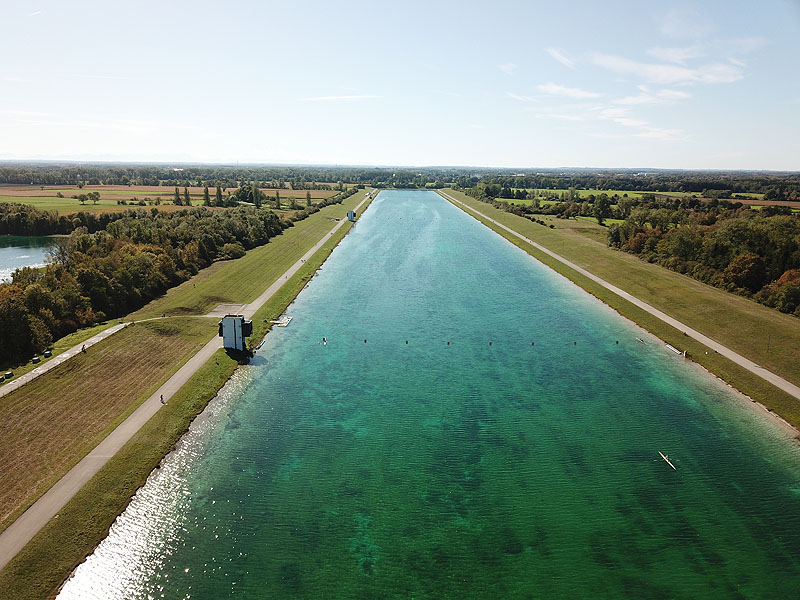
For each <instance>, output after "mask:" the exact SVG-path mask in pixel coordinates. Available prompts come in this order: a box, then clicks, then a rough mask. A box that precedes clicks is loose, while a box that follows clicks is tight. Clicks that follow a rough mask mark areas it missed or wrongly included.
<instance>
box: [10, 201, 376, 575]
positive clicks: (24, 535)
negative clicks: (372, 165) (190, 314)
mask: <svg viewBox="0 0 800 600" xmlns="http://www.w3.org/2000/svg"><path fill="white" fill-rule="evenodd" d="M368 199H369V198H365V199H364V200H363V201H362V202H361V203H359V205H358V206H356V208H355V210H359V209H360V208H361V207H362V206H363V205H364V203H365V202H367V200H368ZM346 222H347V221H346V220H344V219H342V220H341V221H339V222H337V223H336V226H335V227H334V228H333V229H331V230H330V231H329V232H328V233H326V234H325V235H324V236H323V237H322V239H321V240H320V241H319V242H317V243H316V244H314V246H312V247H311V249H310V250H309V251H308V252H306V253H305V254H304V255H303V256H302V257H301V258H300V259H299V260H298V261H297V262H296V263H294V264H293V265H292V266H291V267H289V269H288V270H287V271H286V272H285V273H284V274H283V275H281V276H280V277H279V278H278V279H277V281H275V283H273V284H272V285H271V286H269V287H268V288H267V290H266V291H265V292H264V293H263V294H261V295H260V296H259V297H258V298H256V299H255V300H254V301H253V302H251V303H250V304H246V305H245V306H244V311H243V312H244V315H245V317H246V318H248V319H249V318H252V316H253V315H254V314H255V312H256V311H257V310H258V309H259V308H261V307H262V306H263V305H264V303H266V302H267V300H269V299H270V298H271V297H272V295H273V294H274V293H275V292H276V291H278V290H279V289H280V288H281V286H282V285H283V284H284V283H286V281H287V280H288V279H289V278H290V277H291V276H292V275H294V274H295V273H297V271H298V270H299V269H300V267H302V266H303V263H305V262H306V261H307V260H308V259H309V258H311V256H312V255H313V254H314V253H315V252H316V251H317V250H319V248H320V247H321V246H322V245H323V244H324V243H325V242H327V241H328V240H329V239H330V238H331V237H332V236H333V235H334V234H335V233H336V232H337V231H338V230H339V229H340V228H341V227H343V226H344V224H345V223H346ZM157 318H161V317H157ZM115 327H116V326H115ZM111 329H113V328H111ZM106 331H109V330H106ZM103 333H106V332H103ZM112 333H113V332H112ZM98 335H99V334H98ZM108 335H111V334H110V333H109V334H108ZM106 337H107V336H106ZM87 346H88V343H87ZM220 348H222V338H219V337H214V338H212V339H211V340H210V341H209V342H208V343H207V344H206V345H205V346H203V347H202V348H201V349H200V351H199V352H198V353H197V354H195V355H194V356H193V357H192V358H190V359H189V361H188V362H187V363H186V364H184V365H183V366H182V367H181V368H180V369H178V371H177V372H176V373H175V374H174V375H173V376H172V377H170V379H169V380H168V381H167V382H166V383H165V384H164V385H162V386H161V387H160V388H159V389H157V390H156V392H155V393H154V394H153V395H152V396H150V398H148V399H147V400H145V401H144V402H143V403H142V404H141V405H140V406H139V408H137V409H136V410H135V411H134V412H133V413H132V414H131V415H130V416H129V417H128V418H127V419H125V420H124V421H123V422H122V423H120V425H119V426H118V427H117V428H116V429H115V430H114V431H112V432H111V433H110V434H109V435H108V437H106V438H105V439H104V440H103V441H102V442H100V444H98V445H97V447H95V448H94V450H92V451H91V452H89V454H87V455H86V456H85V457H84V458H83V460H81V461H80V462H79V463H78V464H77V465H75V466H74V467H73V468H72V469H71V470H70V471H69V472H68V473H67V474H66V475H64V477H62V478H61V479H60V480H59V481H58V482H57V483H56V484H55V485H54V486H53V487H52V488H50V490H48V491H47V492H46V493H45V494H44V495H43V496H42V497H41V498H39V500H37V501H36V502H35V503H34V504H32V505H31V507H30V508H29V509H28V510H26V511H25V512H24V513H23V514H22V515H21V516H20V517H19V518H18V519H17V520H16V521H14V523H12V524H11V525H10V526H9V527H8V529H6V530H5V531H3V533H1V534H0V569H2V568H3V567H5V566H6V564H8V562H9V561H10V560H11V559H12V558H14V557H15V556H16V555H17V553H18V552H19V551H20V550H22V548H23V547H24V546H25V544H27V543H28V542H29V541H30V540H31V538H32V537H33V536H34V535H36V534H37V533H38V532H39V530H40V529H41V528H42V527H44V526H45V525H46V524H47V523H48V522H49V521H50V519H52V518H53V517H54V516H55V515H56V514H58V511H60V510H61V509H62V508H63V507H64V505H65V504H66V503H67V502H69V501H70V499H71V498H72V497H73V496H74V495H75V494H76V493H78V490H80V489H81V488H82V487H83V486H84V485H85V484H86V482H88V481H89V479H91V478H92V476H93V475H94V474H95V473H97V472H98V471H99V470H100V469H101V468H102V467H103V465H105V464H106V463H107V462H108V461H109V459H110V458H111V457H112V456H114V454H116V453H117V451H119V449H120V448H122V447H123V446H124V445H125V444H126V443H127V442H128V440H130V439H131V438H132V437H133V436H134V435H135V434H136V432H137V431H139V429H141V428H142V427H143V426H144V424H145V423H147V421H149V420H150V418H151V417H152V416H153V415H154V414H156V413H157V412H158V409H159V408H161V406H162V403H161V396H162V394H163V397H164V402H166V401H168V400H169V399H170V398H171V397H172V395H173V394H175V392H177V391H178V390H179V389H180V388H181V387H182V386H183V385H184V384H185V383H186V382H187V381H189V379H190V378H191V377H192V375H194V374H195V373H196V372H197V370H198V369H199V368H200V367H202V366H203V365H204V364H205V363H206V361H207V360H208V359H209V358H211V357H212V356H213V355H214V353H215V352H216V351H217V350H218V349H220ZM78 351H79V352H80V348H78ZM64 354H66V353H64ZM60 356H63V354H62V355H59V357H60ZM51 362H52V361H51ZM48 364H49V363H48ZM20 379H21V378H20Z"/></svg>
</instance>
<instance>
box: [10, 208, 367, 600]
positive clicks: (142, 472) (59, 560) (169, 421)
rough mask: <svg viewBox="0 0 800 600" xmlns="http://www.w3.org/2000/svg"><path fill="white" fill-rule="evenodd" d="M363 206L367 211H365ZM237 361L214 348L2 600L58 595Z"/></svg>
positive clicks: (300, 281)
mask: <svg viewBox="0 0 800 600" xmlns="http://www.w3.org/2000/svg"><path fill="white" fill-rule="evenodd" d="M365 208H366V207H364V209H365ZM351 227H352V225H351V224H350V223H345V225H344V226H343V227H342V228H341V229H340V230H339V231H338V232H337V233H336V235H334V236H333V237H332V238H331V239H330V240H328V241H327V242H326V243H325V244H324V245H323V246H322V247H321V248H320V249H319V250H318V251H317V252H316V253H315V254H314V256H312V257H311V258H310V259H309V260H308V261H307V262H306V263H305V264H304V265H303V267H302V268H301V269H300V270H299V271H298V272H297V273H295V275H294V276H293V277H291V278H290V279H289V280H288V281H287V282H286V283H285V284H284V285H283V286H282V287H281V289H280V290H279V291H278V292H277V293H276V294H275V295H274V296H273V297H272V298H271V299H270V300H269V301H268V302H267V303H266V304H265V305H264V306H262V307H261V309H259V310H258V312H257V313H256V314H255V316H254V318H253V338H252V339H253V341H255V340H258V339H259V338H260V337H263V335H265V334H266V333H267V332H268V330H269V328H270V325H269V321H270V320H273V319H274V318H275V317H277V316H279V315H280V314H282V313H283V312H284V311H285V310H286V308H287V307H288V306H289V304H291V302H292V301H293V300H294V298H295V297H296V296H297V294H298V293H299V292H300V291H301V290H302V289H303V288H304V287H305V285H306V283H307V282H308V281H309V279H310V278H311V277H312V276H313V275H314V273H315V272H316V270H317V269H318V268H319V267H320V265H321V264H322V263H323V262H324V261H325V259H327V258H328V256H329V255H330V253H331V252H332V251H333V249H334V248H335V246H336V245H337V244H338V243H339V241H341V239H342V238H343V237H344V236H345V235H346V234H347V232H348V231H349V230H350V228H351ZM236 367H237V362H236V360H235V359H233V358H231V357H230V356H228V354H227V353H226V352H225V351H223V350H219V351H218V352H217V353H216V354H215V355H214V357H213V360H209V361H208V362H207V363H206V364H205V365H203V367H201V368H200V370H199V371H198V372H197V373H196V374H195V375H194V376H193V377H192V379H191V380H190V381H189V382H188V383H187V384H186V385H184V386H183V387H182V388H181V389H180V390H179V391H178V392H177V393H176V394H175V395H174V396H173V397H172V398H171V399H170V401H169V402H168V403H167V405H166V406H164V407H163V408H162V409H161V410H159V411H158V413H156V415H155V416H154V417H153V418H152V419H150V421H148V423H147V424H146V425H145V426H144V427H142V429H141V430H139V432H138V433H137V434H136V435H135V436H134V437H133V439H131V441H129V442H128V443H127V444H126V445H125V446H124V447H123V448H122V449H121V450H120V451H119V452H118V453H117V454H116V455H115V456H114V457H113V458H111V460H109V462H108V463H107V464H106V465H105V466H104V467H103V468H102V469H101V470H100V472H99V473H97V475H95V476H94V477H93V478H92V479H91V480H90V481H89V483H87V484H86V485H85V486H84V487H83V488H82V489H81V490H80V492H78V493H77V494H76V495H75V497H74V498H73V499H72V500H70V501H69V502H68V503H67V505H66V506H65V507H64V508H63V509H62V510H61V511H60V512H59V514H58V518H55V519H52V520H51V521H50V523H48V524H47V525H46V526H45V527H44V528H43V529H42V530H41V531H40V532H39V533H38V534H36V536H35V537H34V538H33V539H32V540H31V541H30V542H29V543H28V545H27V546H25V548H23V549H22V551H21V552H20V553H19V554H18V555H17V556H16V557H15V558H14V559H13V560H12V561H11V562H10V563H9V564H8V565H7V566H6V568H5V569H3V570H2V571H0V598H14V599H15V600H41V599H42V598H51V597H53V596H55V594H56V593H57V591H58V588H59V586H60V585H61V584H62V582H63V581H65V580H66V578H67V577H69V574H70V573H71V572H72V571H73V569H75V567H76V566H77V565H78V564H79V563H80V562H81V561H83V559H84V557H85V556H86V555H87V554H89V553H90V552H91V551H92V550H93V549H94V548H95V547H96V546H97V544H98V543H100V541H102V540H103V538H105V536H106V535H107V533H108V529H109V527H111V525H112V523H113V522H114V519H116V517H117V516H118V515H119V514H120V513H122V511H124V510H125V507H126V506H127V505H128V503H129V502H130V499H131V497H132V496H133V494H134V493H135V492H136V490H137V489H139V488H140V487H141V486H142V485H143V484H144V483H145V481H146V480H147V477H148V476H149V474H150V473H151V472H152V470H153V469H154V468H156V467H157V466H158V464H159V463H160V462H161V460H162V458H163V457H164V456H165V455H166V454H167V453H168V452H169V451H170V450H172V449H173V448H174V446H175V444H176V443H177V441H178V440H179V439H180V437H181V436H182V435H183V434H184V433H185V432H186V431H187V429H188V428H189V425H190V424H191V422H192V421H193V420H194V418H195V417H196V416H197V415H198V414H200V412H202V410H203V409H204V408H205V406H206V405H207V404H208V402H209V401H210V400H211V399H212V398H214V396H216V394H217V391H218V390H219V389H220V388H221V387H222V386H223V385H224V384H225V382H226V381H227V380H228V379H229V378H230V377H231V375H233V372H234V371H235V370H236Z"/></svg>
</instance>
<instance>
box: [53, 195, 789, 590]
mask: <svg viewBox="0 0 800 600" xmlns="http://www.w3.org/2000/svg"><path fill="white" fill-rule="evenodd" d="M288 314H290V315H292V316H293V317H294V320H293V321H292V323H291V325H290V326H289V327H287V328H285V329H283V328H276V329H275V330H274V331H273V332H272V333H270V334H269V336H267V340H266V342H265V344H264V346H263V347H262V349H261V350H260V352H259V354H258V356H257V357H256V358H255V359H254V360H253V363H252V365H251V366H248V367H246V368H244V369H241V370H240V371H238V372H237V374H236V376H235V377H234V378H233V379H232V380H231V382H230V383H229V384H228V385H227V386H226V388H225V389H224V390H223V391H222V392H221V394H220V397H219V398H218V399H217V400H215V401H214V402H213V403H212V404H211V405H210V406H209V408H208V410H207V411H206V412H205V413H204V415H203V416H202V417H200V418H199V419H198V420H197V421H196V422H195V424H194V425H193V427H192V429H191V431H190V432H189V434H187V436H186V437H185V438H184V440H183V441H182V442H181V444H180V445H179V447H178V449H177V450H176V451H175V452H173V453H172V454H171V455H170V456H169V457H168V458H167V459H165V461H164V463H163V465H162V467H161V468H160V469H157V470H156V471H155V472H154V473H153V474H152V476H151V477H150V479H149V480H148V483H147V485H146V486H145V487H144V488H143V489H142V490H140V492H139V493H138V494H137V496H136V497H135V498H134V500H133V501H132V503H131V505H130V507H129V508H128V510H127V511H126V512H125V513H124V514H123V515H122V516H121V517H120V518H119V519H118V520H117V522H116V523H115V525H114V527H113V528H112V531H111V533H110V535H109V537H108V538H107V539H106V540H105V541H104V542H103V543H102V544H101V545H100V546H99V547H98V549H97V550H96V552H95V553H94V554H93V555H92V556H90V557H89V559H88V560H87V561H86V562H85V563H84V564H83V565H81V567H79V568H78V569H77V571H76V573H75V576H74V577H73V578H72V579H71V580H70V581H69V582H68V583H67V584H66V585H65V587H64V589H63V591H62V593H61V595H60V596H59V598H61V599H62V600H63V599H69V598H136V599H139V598H142V599H144V598H162V597H163V598H201V599H205V598H223V597H229V596H234V597H242V598H276V599H284V598H359V599H360V598H364V599H366V598H458V599H468V598H559V597H560V598H583V597H592V598H621V597H628V598H765V599H766V598H790V597H797V590H798V589H800V449H798V444H797V443H796V442H794V441H792V440H791V439H790V438H789V437H788V436H787V435H786V434H785V433H784V432H782V431H780V430H779V429H777V428H776V427H774V426H773V424H772V423H770V422H769V421H768V419H767V418H766V417H765V416H764V415H762V414H761V413H759V412H757V411H756V410H754V409H753V408H752V406H751V405H749V404H748V403H746V402H743V401H742V400H741V399H740V398H738V397H737V396H736V395H735V394H734V393H733V392H732V391H731V390H729V389H728V388H727V387H725V386H723V385H721V384H720V383H719V382H718V381H717V380H715V379H714V378H712V377H709V376H708V375H707V374H705V373H702V372H700V371H699V370H697V369H696V368H695V367H694V366H693V365H691V364H689V363H685V362H684V361H683V359H681V358H680V357H677V356H676V355H674V354H672V353H671V352H669V351H668V350H666V349H665V348H664V347H663V345H662V344H660V343H658V341H657V340H655V339H653V338H651V337H650V336H648V335H646V334H644V333H642V332H641V330H639V329H637V328H635V326H633V325H632V324H631V323H629V322H627V321H624V320H623V319H621V318H620V317H619V316H618V315H617V314H616V313H614V312H613V311H612V310H610V309H609V308H608V307H606V306H605V305H603V304H601V303H600V302H598V301H597V300H595V299H594V298H592V297H590V296H588V295H586V294H585V293H583V292H582V291H580V290H579V289H578V288H576V287H575V286H573V285H572V284H571V283H570V282H568V281H566V280H564V279H563V278H561V277H560V276H558V275H556V274H554V273H553V272H551V271H550V270H548V269H547V268H545V267H543V266H542V265H540V264H539V263H537V262H536V261H534V260H532V259H531V258H530V257H528V256H527V255H526V254H525V253H523V252H522V251H520V250H519V249H517V248H515V247H514V246H512V245H511V244H509V243H508V242H506V241H505V240H503V239H502V238H500V237H499V236H497V235H496V234H494V233H493V232H491V231H489V230H488V229H486V228H485V227H483V226H482V225H480V224H479V223H477V222H476V221H474V220H473V219H471V218H470V217H468V216H466V215H465V214H464V213H462V212H461V211H460V210H459V209H457V208H455V207H453V206H451V205H450V204H448V203H447V202H445V201H444V200H442V199H441V198H439V197H438V196H437V195H436V194H434V193H430V192H405V191H391V192H386V191H384V192H381V194H380V195H379V196H378V198H377V199H376V200H375V201H374V202H373V204H372V206H371V207H370V208H369V209H368V210H367V211H366V213H365V214H364V215H363V217H362V218H361V219H360V220H359V221H358V223H357V224H356V226H355V227H354V229H353V230H352V231H351V232H350V234H349V235H348V236H347V237H346V238H345V240H344V241H343V242H342V243H341V244H340V246H339V247H338V248H337V249H336V250H335V252H334V253H333V254H332V256H331V257H330V259H329V260H328V261H327V262H326V263H325V265H324V266H323V268H322V269H321V270H320V271H319V273H318V274H317V276H315V277H314V278H313V279H312V280H311V282H310V283H309V285H308V287H307V288H306V289H305V290H304V291H303V292H302V293H301V294H300V295H299V296H298V298H297V300H296V301H295V303H294V304H293V305H292V306H291V307H290V310H289V311H288ZM636 337H643V338H644V339H646V340H647V341H648V342H649V344H648V345H643V344H641V343H639V342H637V341H636ZM323 338H325V339H326V340H327V344H323V342H322V340H323ZM617 341H618V342H619V343H618V344H617ZM406 342H408V343H406ZM448 342H449V345H448ZM659 450H661V451H663V452H665V453H668V454H669V455H670V457H671V459H672V460H673V462H674V463H675V465H676V466H677V471H673V470H672V469H671V468H670V467H669V466H668V465H667V464H666V463H665V462H664V461H662V460H661V459H660V457H659V455H658V451H659Z"/></svg>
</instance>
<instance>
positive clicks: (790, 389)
mask: <svg viewBox="0 0 800 600" xmlns="http://www.w3.org/2000/svg"><path fill="white" fill-rule="evenodd" d="M439 193H440V194H441V195H442V196H444V197H445V198H447V199H448V200H449V201H450V202H452V203H453V204H455V205H457V206H461V207H463V208H464V210H465V211H466V212H467V214H469V213H470V212H471V213H474V214H476V215H478V216H480V217H482V218H484V219H486V220H487V221H490V222H492V223H494V224H495V225H497V226H498V227H500V228H501V229H503V230H505V231H507V232H508V233H510V234H511V235H513V236H515V237H517V238H519V239H521V240H523V241H524V242H526V243H528V244H530V245H531V246H533V247H534V248H536V249H537V250H539V251H541V252H544V253H545V254H547V255H548V256H550V257H552V258H554V259H556V260H557V261H559V262H561V263H563V264H565V265H567V266H568V267H570V268H571V269H574V270H576V271H577V272H578V273H580V274H581V275H584V276H585V277H588V278H589V279H591V280H592V281H594V282H595V283H598V284H600V285H602V286H603V287H604V288H606V289H607V290H610V291H612V292H614V293H615V294H617V295H618V296H620V297H621V298H624V299H625V300H627V301H628V302H630V303H631V304H634V305H636V306H638V307H639V308H641V309H642V310H645V311H647V312H648V313H650V314H651V315H653V316H654V317H657V318H659V319H661V320H662V321H664V322H665V323H667V324H669V325H672V326H673V327H675V328H676V329H678V330H679V331H682V332H684V333H685V334H686V335H688V336H689V337H691V338H694V339H695V340H697V341H698V342H701V343H702V344H705V345H706V346H707V347H709V348H711V349H712V350H715V351H716V352H718V353H719V354H721V355H722V356H724V357H725V358H727V359H728V360H731V361H733V362H735V363H736V364H737V365H739V366H741V367H744V368H745V369H747V370H748V371H750V372H751V373H754V374H755V375H758V376H759V377H761V378H762V379H764V380H765V381H768V382H769V383H771V384H772V385H774V386H775V387H777V388H778V389H780V390H783V391H784V392H786V393H787V394H791V395H792V396H794V397H795V398H798V399H800V387H798V386H796V385H795V384H793V383H791V382H790V381H786V380H785V379H783V378H782V377H779V376H778V375H776V374H775V373H773V372H772V371H768V370H767V369H765V368H764V367H761V366H759V365H757V364H756V363H754V362H753V361H752V360H750V359H748V358H745V357H744V356H742V355H741V354H738V353H736V352H734V351H733V350H731V349H730V348H728V347H727V346H723V345H722V344H720V343H719V342H715V341H714V340H712V339H711V338H710V337H708V336H706V335H703V334H702V333H700V332H699V331H697V330H696V329H692V328H691V327H689V326H688V325H686V324H685V323H681V322H680V321H678V320H677V319H674V318H672V317H670V316H669V315H668V314H666V313H663V312H661V311H660V310H658V309H657V308H655V307H653V306H650V305H649V304H647V303H646V302H644V301H642V300H639V298H636V297H635V296H632V295H631V294H629V293H628V292H626V291H625V290H622V289H620V288H618V287H617V286H615V285H612V284H610V283H609V282H607V281H605V280H604V279H600V278H599V277H598V276H597V275H593V274H592V273H590V272H589V271H587V270H586V269H584V268H582V267H579V266H578V265H576V264H575V263H573V262H570V261H569V260H567V259H566V258H564V257H563V256H561V255H559V254H556V253H555V252H553V251H551V250H548V249H547V248H545V247H544V246H542V245H541V244H537V243H536V242H534V241H533V240H531V239H529V238H527V237H525V236H524V235H522V234H520V233H517V232H516V231H514V230H513V229H511V228H509V227H506V226H505V225H503V224H502V223H498V222H497V221H495V220H494V219H492V218H491V217H489V216H487V215H485V214H483V213H482V212H479V211H477V210H475V209H474V208H472V207H470V206H467V205H466V204H464V203H463V202H461V201H460V200H456V199H455V198H453V197H452V196H450V195H449V194H447V193H445V192H443V191H441V190H439Z"/></svg>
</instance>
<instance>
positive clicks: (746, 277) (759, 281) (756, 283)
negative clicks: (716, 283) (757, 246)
mask: <svg viewBox="0 0 800 600" xmlns="http://www.w3.org/2000/svg"><path fill="white" fill-rule="evenodd" d="M723 276H724V278H725V281H727V282H728V283H732V284H733V285H735V286H737V287H741V288H744V289H746V290H750V291H751V292H757V291H758V290H760V289H761V287H762V286H763V285H764V279H765V278H766V268H765V266H764V261H763V260H762V259H761V257H760V256H758V255H757V254H752V253H750V252H746V253H743V254H738V255H737V256H736V257H734V259H733V260H732V261H731V262H730V264H729V265H728V266H727V267H726V268H725V271H724V273H723Z"/></svg>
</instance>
